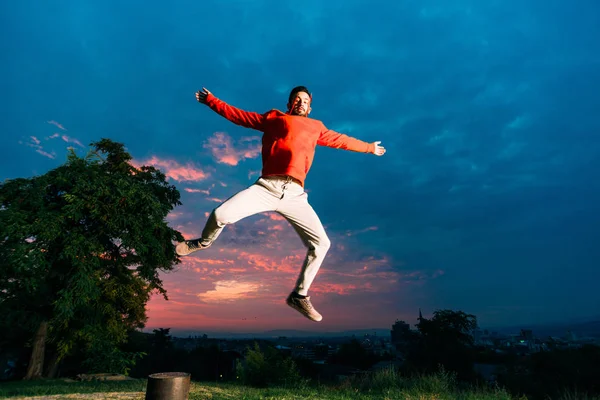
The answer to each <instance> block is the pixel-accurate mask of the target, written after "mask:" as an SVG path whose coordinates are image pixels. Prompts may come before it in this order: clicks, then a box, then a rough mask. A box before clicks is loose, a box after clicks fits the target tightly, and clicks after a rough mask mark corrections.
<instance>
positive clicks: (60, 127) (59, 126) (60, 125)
mask: <svg viewBox="0 0 600 400" xmlns="http://www.w3.org/2000/svg"><path fill="white" fill-rule="evenodd" d="M47 122H48V123H49V124H51V125H54V126H56V127H57V128H58V129H62V130H63V131H66V129H65V127H64V126H63V125H62V124H60V123H58V122H56V121H54V120H52V121H47Z"/></svg>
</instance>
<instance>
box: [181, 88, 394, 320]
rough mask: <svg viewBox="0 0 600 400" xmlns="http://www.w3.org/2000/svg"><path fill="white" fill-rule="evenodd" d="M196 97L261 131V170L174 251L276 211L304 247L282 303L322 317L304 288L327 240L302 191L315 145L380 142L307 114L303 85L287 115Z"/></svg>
mask: <svg viewBox="0 0 600 400" xmlns="http://www.w3.org/2000/svg"><path fill="white" fill-rule="evenodd" d="M196 99H197V100H198V102H200V103H202V104H206V105H207V106H209V107H210V108H211V109H212V110H213V111H215V112H216V113H218V114H219V115H221V116H223V117H224V118H226V119H228V120H229V121H231V122H233V123H234V124H236V125H240V126H243V127H246V128H252V129H255V130H257V131H261V132H263V136H262V165H263V168H262V174H261V176H260V178H259V179H258V180H257V181H256V182H255V183H254V184H252V185H251V186H250V187H248V188H246V189H244V190H242V191H240V192H238V193H237V194H235V195H234V196H233V197H231V198H229V199H228V200H226V201H225V202H224V203H222V204H221V205H220V206H218V207H217V208H215V209H214V210H213V211H212V213H211V214H210V216H209V218H208V221H207V222H206V225H205V227H204V230H203V231H202V236H201V237H200V238H198V239H193V240H186V241H185V242H182V243H179V244H178V245H177V250H176V251H177V254H178V255H180V256H185V255H188V254H190V253H193V252H195V251H198V250H202V249H206V248H207V247H209V246H210V245H211V244H212V243H213V242H214V241H215V239H217V237H218V236H219V234H220V233H221V232H222V231H223V228H224V227H225V226H226V225H227V224H233V223H235V222H237V221H239V220H241V219H242V218H246V217H249V216H251V215H254V214H257V213H262V212H267V211H276V212H278V213H279V214H281V215H282V216H283V217H284V218H285V219H286V220H287V221H288V222H289V223H290V224H291V225H292V226H293V227H294V229H295V230H296V232H298V234H299V235H300V238H301V239H302V242H303V243H304V245H305V246H306V247H307V249H308V250H307V253H306V258H305V259H304V263H303V265H302V270H301V271H300V276H299V277H298V280H297V282H296V287H295V289H294V290H293V291H292V292H291V293H290V295H289V296H288V298H287V300H286V303H287V304H288V305H289V306H290V307H292V308H294V309H295V310H297V311H299V312H300V313H301V314H302V315H304V316H305V317H307V318H309V319H310V320H312V321H321V320H322V319H323V317H322V316H321V314H319V313H318V312H317V310H315V309H314V307H313V306H312V304H311V302H310V297H309V296H308V289H309V288H310V286H311V284H312V282H313V280H314V279H315V276H316V275H317V271H318V270H319V268H320V267H321V264H322V263H323V259H324V258H325V255H326V254H327V251H328V250H329V247H330V245H331V242H330V241H329V238H328V237H327V234H326V233H325V229H324V228H323V225H322V224H321V221H320V220H319V217H318V216H317V214H316V213H315V211H314V210H313V208H312V206H311V205H310V204H309V203H308V195H307V193H306V192H305V191H304V180H305V179H306V175H307V173H308V171H309V169H310V166H311V164H312V161H313V157H314V154H315V148H316V146H317V145H320V146H328V147H333V148H336V149H343V150H350V151H356V152H359V153H371V154H375V155H378V156H382V155H383V154H385V148H384V147H383V146H380V143H381V142H373V143H367V142H363V141H361V140H358V139H355V138H352V137H349V136H347V135H343V134H341V133H338V132H334V131H332V130H330V129H327V128H326V127H325V125H323V123H322V122H321V121H318V120H315V119H312V118H308V115H309V114H310V112H311V103H312V95H311V93H310V92H309V91H308V89H307V88H306V87H304V86H298V87H295V88H294V89H292V91H291V93H290V95H289V98H288V104H287V112H286V113H283V112H281V111H279V110H275V109H273V110H271V111H268V112H266V113H264V114H259V113H256V112H248V111H243V110H240V109H238V108H236V107H233V106H230V105H228V104H227V103H225V102H224V101H222V100H219V99H218V98H217V97H215V96H214V95H213V94H212V93H211V92H209V91H208V90H206V89H204V88H203V89H202V90H200V91H198V92H197V93H196Z"/></svg>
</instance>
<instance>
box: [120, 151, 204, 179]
mask: <svg viewBox="0 0 600 400" xmlns="http://www.w3.org/2000/svg"><path fill="white" fill-rule="evenodd" d="M131 165H133V166H134V167H136V168H140V167H141V166H142V165H152V166H154V167H156V168H158V169H160V170H161V171H163V173H164V174H165V175H166V176H167V177H169V178H171V179H174V180H176V181H179V182H184V181H202V180H204V179H206V178H207V177H208V173H206V172H204V171H202V170H201V169H200V168H197V167H196V166H194V165H193V164H192V163H187V164H185V165H182V164H180V163H178V162H177V161H175V160H165V159H160V158H158V157H156V156H152V157H151V158H150V159H148V160H145V161H139V162H138V161H134V160H132V161H131Z"/></svg>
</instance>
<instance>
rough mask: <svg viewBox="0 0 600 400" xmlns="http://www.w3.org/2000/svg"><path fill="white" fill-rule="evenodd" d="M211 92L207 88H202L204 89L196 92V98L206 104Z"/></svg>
mask: <svg viewBox="0 0 600 400" xmlns="http://www.w3.org/2000/svg"><path fill="white" fill-rule="evenodd" d="M209 94H212V93H211V92H209V91H208V90H207V89H206V88H202V90H198V91H197V92H196V100H198V103H202V104H206V96H208V95H209Z"/></svg>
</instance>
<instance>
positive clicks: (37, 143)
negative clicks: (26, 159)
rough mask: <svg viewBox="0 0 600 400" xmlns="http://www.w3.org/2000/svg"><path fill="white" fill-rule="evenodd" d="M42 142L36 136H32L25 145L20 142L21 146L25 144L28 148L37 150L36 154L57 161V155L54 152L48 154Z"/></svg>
mask: <svg viewBox="0 0 600 400" xmlns="http://www.w3.org/2000/svg"><path fill="white" fill-rule="evenodd" d="M40 143H41V141H40V140H39V139H38V138H37V137H35V136H30V137H29V141H28V142H25V143H23V141H19V144H25V145H26V146H29V147H32V148H34V149H35V152H36V153H38V154H40V155H42V156H44V157H46V158H50V159H52V160H53V159H55V158H56V153H55V152H54V151H52V152H51V153H49V152H47V151H46V150H44V146H42V145H41V144H40Z"/></svg>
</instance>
